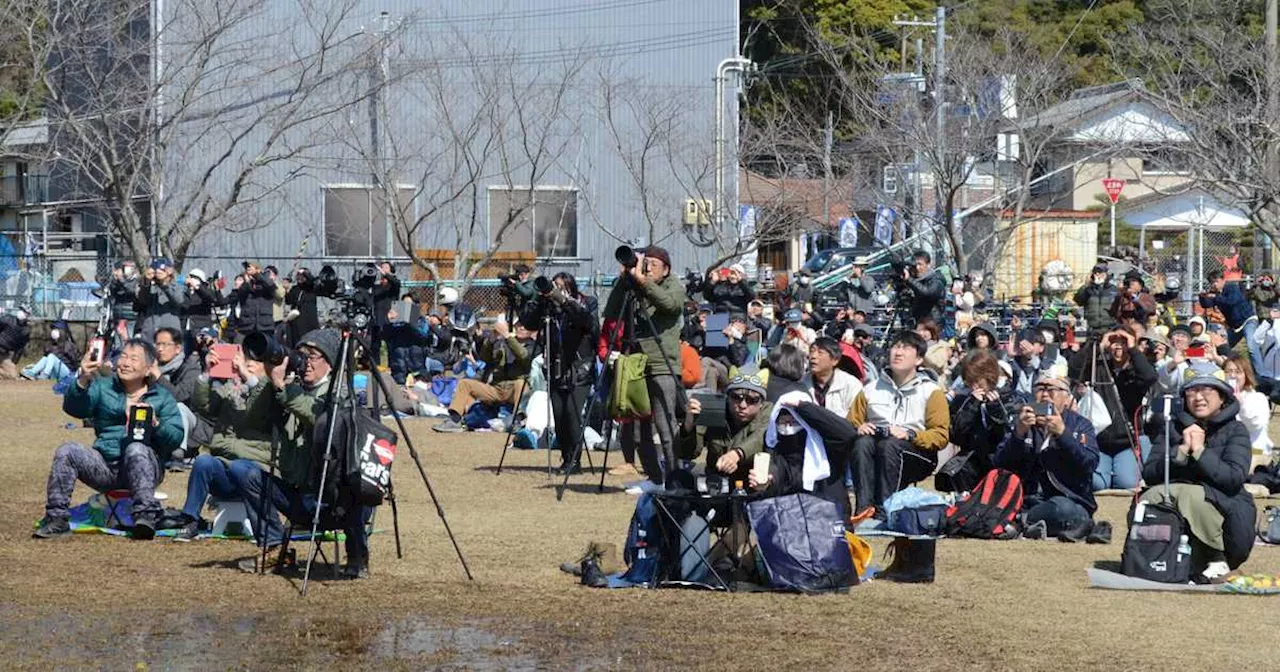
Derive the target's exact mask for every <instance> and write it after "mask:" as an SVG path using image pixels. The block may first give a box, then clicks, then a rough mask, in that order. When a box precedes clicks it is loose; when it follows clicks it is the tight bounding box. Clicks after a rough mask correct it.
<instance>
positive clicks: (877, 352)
mask: <svg viewBox="0 0 1280 672" xmlns="http://www.w3.org/2000/svg"><path fill="white" fill-rule="evenodd" d="M853 347H855V348H857V349H858V354H859V355H861V356H862V361H863V375H864V378H863V381H862V382H863V383H864V384H867V383H871V382H872V381H874V380H875V379H876V378H878V377H880V372H881V371H882V370H883V369H884V367H885V366H887V365H888V364H889V362H888V353H886V352H885V351H884V350H882V349H881V348H880V346H878V345H876V332H875V330H874V329H872V328H871V325H869V324H867V323H866V322H859V323H856V324H854V326H853Z"/></svg>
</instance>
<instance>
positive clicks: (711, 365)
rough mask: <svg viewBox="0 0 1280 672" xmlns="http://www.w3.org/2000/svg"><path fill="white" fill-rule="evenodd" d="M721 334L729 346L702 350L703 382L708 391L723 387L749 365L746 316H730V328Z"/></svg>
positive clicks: (703, 348) (703, 347) (709, 347)
mask: <svg viewBox="0 0 1280 672" xmlns="http://www.w3.org/2000/svg"><path fill="white" fill-rule="evenodd" d="M721 333H722V334H723V335H724V337H725V338H727V339H729V344H728V345H726V346H707V345H703V346H702V348H701V349H700V354H701V355H702V358H701V364H702V380H703V385H704V386H705V387H706V388H707V389H719V388H721V387H723V386H724V385H723V384H722V383H728V381H729V379H730V378H732V377H733V376H734V375H736V374H737V373H738V370H739V369H741V368H742V367H743V366H744V365H746V363H747V357H748V352H747V342H746V340H744V339H746V336H747V318H746V316H744V315H732V316H730V317H729V324H728V326H726V327H725V328H724V329H722V330H721ZM704 338H705V337H704Z"/></svg>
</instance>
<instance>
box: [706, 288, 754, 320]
mask: <svg viewBox="0 0 1280 672" xmlns="http://www.w3.org/2000/svg"><path fill="white" fill-rule="evenodd" d="M702 296H703V298H705V299H706V300H707V302H708V303H710V304H712V305H713V306H715V308H716V310H717V311H721V312H723V311H728V312H730V313H741V314H743V315H746V314H747V304H748V303H751V301H752V299H754V298H756V290H755V287H753V286H752V285H751V283H750V282H748V281H746V280H743V281H741V282H729V281H728V280H721V281H720V282H717V283H715V284H714V285H713V284H710V283H708V284H707V285H706V287H705V288H704V289H703V290H702Z"/></svg>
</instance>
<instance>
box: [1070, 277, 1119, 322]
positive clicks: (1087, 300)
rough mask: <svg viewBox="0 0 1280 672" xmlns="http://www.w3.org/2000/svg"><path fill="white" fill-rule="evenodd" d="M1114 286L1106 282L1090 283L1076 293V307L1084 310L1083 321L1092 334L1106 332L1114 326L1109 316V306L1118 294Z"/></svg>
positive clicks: (1112, 319) (1113, 319) (1113, 320)
mask: <svg viewBox="0 0 1280 672" xmlns="http://www.w3.org/2000/svg"><path fill="white" fill-rule="evenodd" d="M1118 293H1119V292H1118V290H1117V289H1116V286H1115V285H1113V284H1111V282H1110V281H1107V282H1105V283H1103V284H1101V285H1095V284H1094V283H1092V282H1090V283H1088V284H1086V285H1085V286H1084V287H1081V288H1080V289H1079V290H1077V291H1076V295H1075V297H1074V299H1075V302H1076V305H1078V306H1080V307H1081V308H1082V309H1084V319H1085V321H1086V322H1088V323H1089V330H1090V331H1092V332H1098V331H1106V330H1108V329H1110V328H1111V327H1113V326H1115V323H1116V321H1115V318H1113V317H1112V316H1111V312H1110V311H1111V304H1112V303H1113V302H1114V301H1115V300H1116V295H1117V294H1118Z"/></svg>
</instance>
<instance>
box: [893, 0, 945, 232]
mask: <svg viewBox="0 0 1280 672" xmlns="http://www.w3.org/2000/svg"><path fill="white" fill-rule="evenodd" d="M893 25H895V26H898V27H899V28H902V31H903V37H902V39H903V45H902V50H903V53H904V54H905V53H906V39H907V33H908V32H910V30H911V29H912V28H937V26H938V24H937V22H936V21H922V20H921V19H920V17H918V16H916V15H914V14H913V15H912V16H911V18H910V19H906V18H899V17H898V16H896V15H895V16H894V17H893ZM902 74H903V75H904V76H905V75H908V74H912V75H914V77H913V78H909V79H908V80H907V81H909V82H910V83H911V84H912V85H913V86H915V87H917V89H916V91H917V93H921V92H923V91H924V38H922V37H916V62H915V68H914V70H913V71H912V72H911V73H908V72H907V65H906V58H905V56H904V58H903V61H902ZM934 95H935V97H936V94H934ZM916 100H917V101H918V100H919V98H918V97H917V98H916ZM917 107H918V106H917ZM921 123H923V122H921ZM939 156H941V154H939ZM923 164H924V161H923V160H922V156H921V150H920V143H918V142H917V143H915V147H914V148H913V151H912V160H911V169H912V177H911V209H913V210H914V211H915V216H914V217H913V218H912V220H913V224H915V223H918V222H919V219H920V215H922V214H923V212H924V208H923V207H922V205H921V200H922V196H923V194H922V190H923V184H922V182H921V179H920V172H921V171H920V166H922V165H923ZM904 229H905V225H904ZM903 235H904V237H905V236H906V235H907V232H906V231H905V230H904V231H903Z"/></svg>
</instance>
